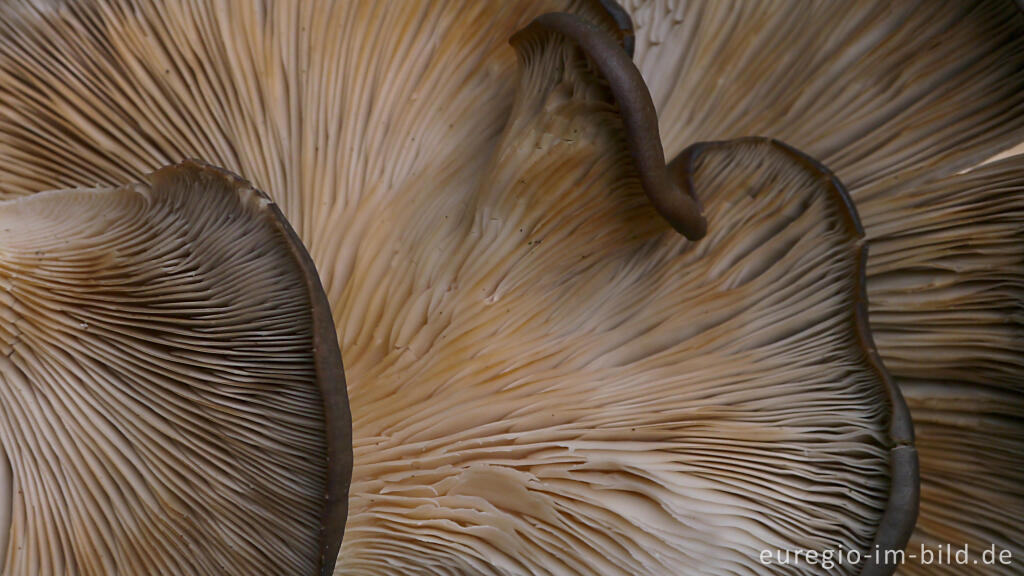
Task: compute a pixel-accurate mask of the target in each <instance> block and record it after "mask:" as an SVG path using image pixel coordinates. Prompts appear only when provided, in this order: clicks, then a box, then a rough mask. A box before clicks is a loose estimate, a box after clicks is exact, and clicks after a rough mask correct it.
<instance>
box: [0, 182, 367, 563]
mask: <svg viewBox="0 0 1024 576" xmlns="http://www.w3.org/2000/svg"><path fill="white" fill-rule="evenodd" d="M0 246H2V248H0V254H2V256H0V284H2V286H3V292H2V298H0V301H2V303H0V316H2V318H3V322H2V325H0V326H2V327H0V350H2V351H3V356H0V446H2V448H0V542H2V543H3V545H4V546H2V547H0V568H2V571H3V573H4V574H39V575H41V576H43V575H51V574H52V575H58V574H117V573H130V574H257V573H258V574H271V573H272V574H330V573H331V571H332V570H333V567H334V561H335V558H336V556H337V551H338V545H339V544H340V541H341V535H342V532H343V530H344V526H345V518H346V510H347V489H348V482H349V477H350V474H351V466H352V456H351V428H350V423H349V416H348V406H347V397H346V395H345V384H344V377H343V374H342V371H341V363H340V356H339V353H338V348H337V337H336V336H335V333H334V326H333V322H332V321H331V319H330V316H329V314H328V312H327V304H326V301H325V298H324V295H323V292H322V289H321V288H320V284H319V280H318V279H317V276H316V272H315V270H314V269H313V264H312V261H310V259H309V257H308V255H306V253H305V251H304V250H303V248H302V244H301V243H300V242H299V240H298V238H297V237H296V236H295V234H294V232H292V231H291V229H290V228H289V227H288V225H287V223H286V222H285V221H284V220H283V218H282V217H281V215H280V212H278V210H277V208H276V207H275V206H274V204H273V203H272V202H270V200H269V199H268V198H267V197H266V196H265V195H263V194H262V193H260V192H258V191H256V190H254V189H253V188H252V187H251V186H249V185H248V184H247V183H245V182H243V181H241V180H239V179H237V178H236V177H234V176H231V175H229V174H226V173H224V172H221V171H218V170H215V169H212V168H210V167H208V166H203V165H200V164H197V163H194V162H186V163H184V164H181V165H179V166H174V167H169V168H165V169H162V170H159V171H157V172H155V173H153V174H152V175H150V176H149V177H148V178H147V179H146V182H145V183H136V184H131V185H127V186H123V187H119V188H96V189H73V190H60V191H54V192H46V193H42V194H37V195H33V196H28V197H25V198H22V199H16V200H8V201H6V202H2V203H0Z"/></svg>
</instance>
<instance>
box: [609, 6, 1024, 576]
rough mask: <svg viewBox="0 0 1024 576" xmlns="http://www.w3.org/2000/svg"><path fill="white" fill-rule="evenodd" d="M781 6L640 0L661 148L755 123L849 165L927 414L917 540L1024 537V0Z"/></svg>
mask: <svg viewBox="0 0 1024 576" xmlns="http://www.w3.org/2000/svg"><path fill="white" fill-rule="evenodd" d="M785 6H787V4H786V3H778V4H774V5H772V4H763V3H755V2H747V3H740V4H729V5H724V4H715V3H695V2H690V3H678V4H670V3H668V2H664V1H661V0H656V1H652V2H646V3H639V2H631V3H630V5H629V6H627V9H628V10H629V12H630V13H631V15H632V16H633V19H634V22H635V23H636V25H637V26H636V32H635V41H636V61H637V63H638V66H639V68H640V70H641V72H642V73H643V75H644V78H645V79H646V80H647V82H648V85H649V86H650V88H651V92H652V95H653V99H654V101H655V104H656V106H657V108H658V112H659V119H660V126H661V131H662V136H663V138H664V141H665V150H666V155H667V156H669V157H671V156H672V155H673V154H675V153H676V152H677V151H679V150H681V149H683V148H684V147H685V146H687V145H688V144H689V143H690V142H692V141H693V140H695V139H725V138H735V137H742V136H747V135H750V134H758V135H763V136H770V137H773V138H778V139H782V140H784V141H786V142H788V143H790V144H793V145H795V146H797V147H799V148H800V149H802V150H804V151H806V152H808V153H809V154H811V155H812V156H814V157H815V158H818V159H820V161H821V162H822V163H824V164H825V165H827V166H829V167H830V168H831V169H832V170H834V171H835V173H836V174H837V175H838V176H839V178H840V179H841V180H842V181H843V182H844V183H845V184H846V185H847V188H848V190H849V192H850V196H851V197H852V199H853V201H854V203H855V204H856V206H857V209H858V211H859V212H860V214H861V217H862V219H863V222H864V225H865V228H866V235H867V239H868V241H869V255H870V256H869V259H868V277H867V290H868V295H869V302H870V303H871V306H870V308H871V314H870V316H871V325H872V327H873V328H874V333H875V335H876V340H877V342H878V350H879V352H880V354H881V355H882V357H883V358H884V359H885V364H886V366H887V367H888V368H889V370H890V371H891V373H892V374H893V376H894V378H895V380H896V381H897V383H898V384H899V386H900V388H901V389H902V390H903V394H904V395H905V396H907V401H908V403H909V404H910V408H911V413H912V415H913V419H914V424H915V428H916V430H917V440H916V444H917V445H918V447H919V448H920V451H921V517H920V519H919V521H918V523H917V528H916V531H915V534H914V536H913V538H912V539H911V542H910V547H909V549H908V553H910V552H915V553H917V554H920V550H921V546H931V547H933V549H934V546H936V545H938V544H947V543H948V544H951V545H952V546H954V547H958V548H963V546H964V545H965V544H967V545H969V547H970V549H971V550H973V551H976V552H977V554H980V553H981V552H980V551H982V550H986V549H988V548H989V547H991V546H993V545H995V546H996V547H997V548H998V549H999V550H1008V551H1009V552H1010V553H1012V556H1013V557H1014V558H1017V557H1021V556H1024V547H1022V544H1021V543H1022V542H1024V522H1022V521H1021V518H1024V495H1022V494H1021V491H1020V486H1021V485H1022V482H1024V476H1022V475H1021V474H1022V471H1024V426H1022V425H1021V423H1022V422H1024V420H1022V419H1021V414H1022V411H1024V387H1022V385H1021V383H1022V382H1024V363H1022V356H1021V354H1020V350H1021V342H1022V341H1024V340H1022V339H1024V324H1022V322H1021V317H1020V314H1019V311H1020V309H1021V306H1022V305H1024V253H1022V251H1021V249H1020V246H1021V245H1022V241H1024V237H1022V233H1021V228H1020V225H1021V222H1024V210H1022V203H1024V191H1022V189H1021V187H1022V182H1024V166H1022V164H1021V158H1022V157H1021V156H1019V154H1021V152H1024V149H1021V148H1020V147H1019V145H1020V143H1021V141H1022V140H1024V114H1021V112H1020V110H1021V109H1022V106H1024V66H1022V60H1021V55H1022V54H1024V15H1022V14H1021V11H1020V9H1019V7H1018V6H1016V5H1014V3H1013V2H945V3H942V4H941V5H938V4H935V3H931V2H900V3H898V4H893V5H883V4H878V3H870V2H844V3H841V4H829V5H824V4H821V5H806V6H802V7H801V8H800V9H798V10H793V9H786V8H784V7H785ZM698 23H699V24H698ZM1015 146H1016V148H1014V147H1015ZM1011 148H1013V149H1012V150H1011ZM1004 151H1007V152H1004ZM997 153H1000V154H999V156H998V157H1000V158H1006V159H1005V160H1003V161H1002V162H996V163H992V164H986V165H985V166H981V167H977V165H978V164H979V163H982V162H983V161H986V160H987V159H988V158H990V157H992V156H994V155H997ZM1013 154H1018V156H1013ZM1007 156H1009V157H1008V158H1007ZM972 559H976V558H974V557H972ZM1004 568H1005V567H1004ZM998 569H1000V567H998V566H984V565H968V566H962V565H944V566H938V565H935V564H932V565H927V566H924V565H921V564H920V563H919V562H913V561H908V562H906V563H905V564H904V565H903V566H902V567H901V569H900V570H901V573H906V574H929V575H934V574H950V575H961V574H990V573H993V572H992V571H993V570H998Z"/></svg>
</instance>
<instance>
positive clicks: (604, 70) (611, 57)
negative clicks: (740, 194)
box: [513, 13, 707, 240]
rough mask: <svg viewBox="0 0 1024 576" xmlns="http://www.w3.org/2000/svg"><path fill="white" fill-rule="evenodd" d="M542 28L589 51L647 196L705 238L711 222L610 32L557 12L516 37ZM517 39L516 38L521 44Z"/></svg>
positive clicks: (676, 223) (681, 226)
mask: <svg viewBox="0 0 1024 576" xmlns="http://www.w3.org/2000/svg"><path fill="white" fill-rule="evenodd" d="M537 29H540V30H547V31H550V32H554V33H557V34H562V35H564V36H566V37H568V38H570V39H572V40H573V41H574V42H576V44H577V45H579V47H580V48H581V49H582V50H583V52H584V53H585V54H586V55H587V57H588V58H589V59H590V61H591V62H593V63H594V65H595V66H596V67H597V69H598V71H599V72H600V73H601V75H602V76H604V78H605V80H607V82H608V86H609V88H610V90H611V93H612V96H613V97H614V98H615V103H616V104H617V105H618V107H619V112H620V113H621V114H622V120H623V124H624V126H625V130H626V134H625V136H626V138H625V140H626V144H627V146H628V148H629V153H630V156H632V158H633V161H634V163H635V164H636V168H637V171H638V172H639V175H640V181H641V183H642V185H643V189H644V193H645V194H646V195H647V197H648V198H649V199H650V201H651V203H652V204H653V205H654V208H655V209H656V210H657V211H658V213H659V214H661V216H662V217H663V218H665V220H667V221H668V223H669V224H671V225H672V227H673V228H675V229H676V230H677V231H679V233H681V234H682V235H683V236H686V237H687V238H688V239H690V240H699V239H701V238H703V237H704V234H706V233H707V222H706V221H705V219H704V217H703V216H702V215H701V213H700V205H699V204H698V202H697V199H696V198H695V197H694V196H692V195H689V194H685V193H683V192H682V191H681V190H680V187H679V186H678V185H677V184H676V183H674V182H673V181H672V178H671V177H670V175H671V172H670V170H668V169H667V167H666V166H665V154H664V152H663V151H662V148H661V138H660V136H659V135H658V116H657V113H656V111H655V109H654V102H653V101H652V100H651V95H650V93H649V92H648V91H647V85H646V84H645V83H644V79H643V77H642V76H641V75H640V71H639V70H637V68H636V66H634V65H633V61H632V60H631V59H630V57H629V55H628V54H627V53H626V52H625V50H623V48H622V47H621V46H619V44H618V43H617V42H616V41H615V40H614V39H613V38H612V37H611V36H609V35H608V34H606V33H605V32H602V31H601V30H600V29H598V28H596V27H594V26H592V25H591V24H589V23H588V22H586V21H585V20H583V19H581V18H579V17H578V16H574V15H571V14H564V13H551V14H544V15H542V16H539V17H537V19H536V20H534V21H533V22H531V23H530V25H529V26H527V27H526V28H524V29H523V30H520V31H519V32H518V33H516V36H520V35H523V34H528V33H531V32H532V31H535V30H537ZM516 36H513V41H515V38H516Z"/></svg>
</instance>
